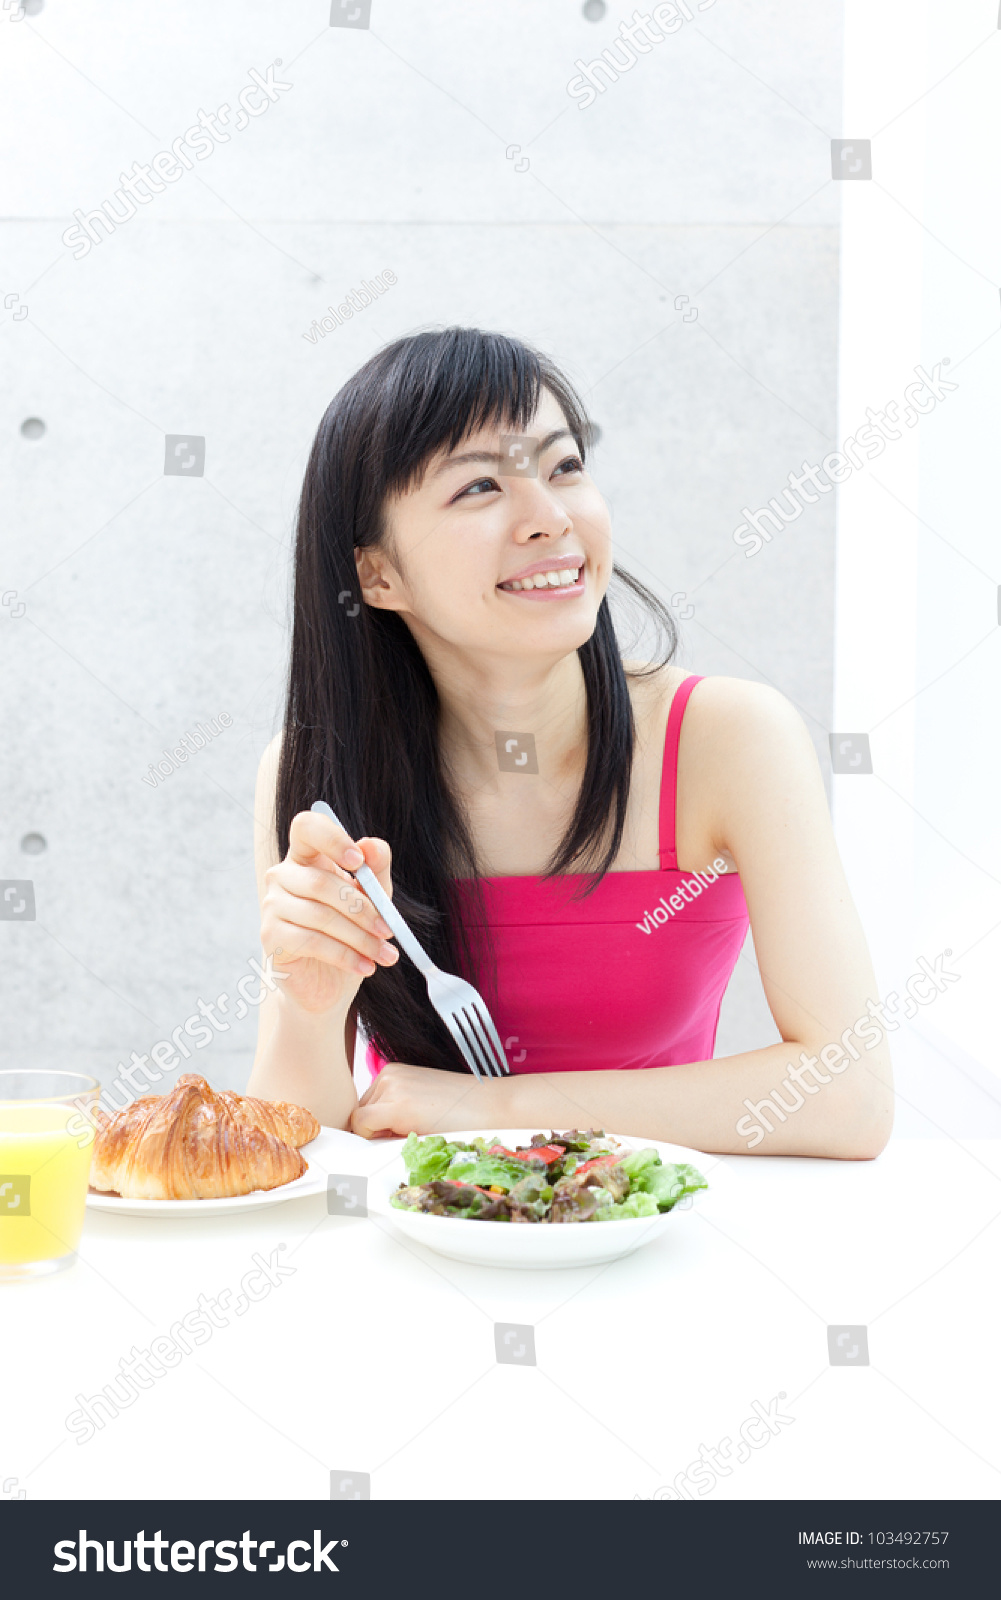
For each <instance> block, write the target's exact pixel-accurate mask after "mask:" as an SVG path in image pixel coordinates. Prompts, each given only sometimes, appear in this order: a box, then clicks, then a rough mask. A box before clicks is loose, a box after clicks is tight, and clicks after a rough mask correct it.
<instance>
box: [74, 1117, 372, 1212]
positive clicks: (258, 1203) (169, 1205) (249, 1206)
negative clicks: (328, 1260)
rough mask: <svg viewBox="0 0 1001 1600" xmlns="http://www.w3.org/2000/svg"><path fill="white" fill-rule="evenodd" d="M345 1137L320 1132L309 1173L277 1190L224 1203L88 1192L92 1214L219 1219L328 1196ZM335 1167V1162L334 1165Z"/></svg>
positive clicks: (309, 1148)
mask: <svg viewBox="0 0 1001 1600" xmlns="http://www.w3.org/2000/svg"><path fill="white" fill-rule="evenodd" d="M343 1138H344V1135H343V1134H342V1133H341V1132H340V1131H339V1130H338V1129H335V1128H321V1129H320V1131H319V1133H318V1134H317V1136H316V1138H315V1139H312V1140H311V1141H310V1143H309V1144H304V1145H303V1146H302V1153H303V1156H304V1157H305V1160H306V1171H305V1172H304V1173H303V1175H302V1177H301V1178H296V1179H294V1181H293V1182H292V1183H283V1184H282V1185H281V1186H280V1188H278V1189H254V1190H252V1191H251V1193H250V1194H234V1195H227V1196H225V1198H223V1199H222V1200H126V1199H123V1197H122V1196H121V1195H118V1194H102V1193H101V1192H100V1191H99V1190H97V1189H89V1190H88V1191H87V1206H88V1209H89V1210H91V1211H106V1212H107V1213H108V1214H109V1215H110V1216H116V1217H123V1216H124V1217H185V1216H199V1217H204V1216H219V1215H220V1214H221V1213H224V1212H227V1211H253V1210H255V1209H260V1208H261V1207H262V1206H280V1205H281V1204H282V1203H283V1201H285V1200H301V1199H302V1197H303V1195H308V1194H325V1193H326V1188H327V1173H328V1172H329V1171H330V1160H331V1157H332V1156H333V1153H334V1149H335V1148H336V1146H337V1144H338V1142H339V1141H340V1140H343ZM335 1165H336V1162H335Z"/></svg>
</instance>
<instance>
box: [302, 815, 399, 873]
mask: <svg viewBox="0 0 1001 1600" xmlns="http://www.w3.org/2000/svg"><path fill="white" fill-rule="evenodd" d="M386 848H387V849H388V848H389V847H388V845H387V847H386ZM288 854H289V855H290V856H291V857H292V859H293V861H298V862H301V863H302V865H303V866H310V865H312V864H313V863H315V862H316V860H317V858H318V857H325V858H326V859H327V860H328V861H333V862H336V864H337V865H338V866H340V867H344V868H346V870H347V871H348V872H353V871H354V870H355V869H356V868H358V867H360V866H361V865H362V862H363V861H364V856H363V855H362V852H361V851H360V850H359V849H358V847H357V845H356V844H355V842H354V840H353V839H352V838H351V836H350V834H347V833H345V831H344V829H343V828H339V827H338V825H337V823H336V822H334V821H333V820H332V819H331V818H330V817H326V816H324V814H323V812H322V811H297V812H296V814H295V816H294V817H293V818H292V826H291V827H290V828H289V834H288Z"/></svg>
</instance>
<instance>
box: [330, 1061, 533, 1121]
mask: <svg viewBox="0 0 1001 1600" xmlns="http://www.w3.org/2000/svg"><path fill="white" fill-rule="evenodd" d="M507 1087H508V1085H507V1083H506V1082H505V1080H504V1079H500V1078H491V1079H489V1080H488V1081H486V1082H482V1081H481V1080H480V1079H478V1078H474V1077H472V1076H470V1077H466V1076H464V1074H462V1073H459V1072H439V1071H437V1069H436V1068H434V1067H408V1066H404V1064H403V1063H402V1062H400V1061H387V1063H386V1065H385V1066H384V1067H383V1069H382V1071H381V1072H380V1073H379V1075H378V1077H377V1078H376V1079H375V1082H374V1083H371V1084H370V1085H369V1087H368V1088H367V1089H366V1090H365V1093H364V1094H363V1095H362V1097H361V1099H360V1100H359V1102H358V1104H357V1105H356V1106H355V1109H354V1112H353V1113H352V1116H351V1132H352V1133H360V1134H361V1136H362V1138H363V1139H378V1138H399V1139H403V1138H405V1137H406V1135H407V1134H408V1133H452V1132H455V1131H456V1130H457V1129H459V1128H488V1127H491V1126H492V1125H493V1123H494V1122H495V1121H496V1122H497V1124H498V1126H504V1125H505V1124H504V1112H503V1107H502V1105H501V1103H500V1101H501V1097H502V1092H503V1090H504V1089H506V1088H507ZM498 1091H500V1093H499V1092H498Z"/></svg>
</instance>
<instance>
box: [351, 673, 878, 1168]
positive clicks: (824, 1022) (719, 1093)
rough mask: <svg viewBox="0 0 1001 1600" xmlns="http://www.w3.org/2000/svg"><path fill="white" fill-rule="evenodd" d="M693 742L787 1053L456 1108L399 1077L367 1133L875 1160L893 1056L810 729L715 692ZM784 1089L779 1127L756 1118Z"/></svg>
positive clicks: (363, 1107)
mask: <svg viewBox="0 0 1001 1600" xmlns="http://www.w3.org/2000/svg"><path fill="white" fill-rule="evenodd" d="M697 697H698V700H699V704H698V714H697V715H693V714H692V713H693V712H694V711H695V710H696V698H697ZM686 742H687V746H688V749H687V750H686V752H685V753H686V756H687V755H689V754H690V755H691V756H692V758H693V759H692V761H691V763H690V765H691V766H692V767H693V768H696V769H698V770H699V771H701V772H703V773H705V775H706V791H707V792H708V793H711V794H712V796H713V803H712V808H713V816H712V833H713V838H714V843H715V847H716V849H717V851H718V852H719V853H720V854H723V855H725V856H729V857H730V859H731V860H732V861H733V862H734V863H735V865H736V867H737V870H738V871H739V872H740V876H741V881H742V884H743V888H744V893H745V896H746V898H747V904H748V910H749V913H750V919H751V931H752V934H753V937H754V945H755V951H756V953H757V957H758V963H759V967H760V971H761V979H762V983H763V985H764V990H765V995H766V998H767V1000H768V1004H769V1007H770V1009H771V1012H772V1016H773V1017H774V1019H775V1025H776V1027H777V1028H778V1030H779V1032H780V1033H781V1035H782V1041H783V1042H782V1043H780V1044H774V1045H767V1046H765V1047H764V1048H762V1049H759V1050H748V1051H744V1052H742V1053H741V1054H739V1055H735V1056H726V1057H723V1058H720V1059H718V1060H713V1061H698V1062H692V1063H688V1064H685V1065H679V1066H671V1067H660V1068H650V1069H645V1070H643V1071H631V1072H618V1071H609V1072H568V1073H552V1074H541V1073H540V1074H538V1075H535V1074H525V1075H521V1076H515V1077H511V1078H507V1079H502V1080H498V1081H495V1082H492V1083H483V1084H480V1083H471V1084H470V1085H469V1086H468V1089H466V1085H465V1084H464V1082H463V1080H461V1079H460V1080H459V1082H460V1083H462V1086H463V1089H464V1090H465V1092H464V1093H463V1094H462V1096H461V1098H459V1099H458V1103H457V1104H455V1105H454V1106H452V1105H451V1102H452V1101H454V1100H456V1099H457V1097H456V1094H455V1088H456V1078H455V1076H454V1075H452V1074H446V1073H429V1072H428V1071H427V1069H423V1068H414V1067H407V1066H394V1065H390V1066H389V1067H386V1068H384V1069H383V1072H382V1073H380V1075H379V1078H378V1079H377V1080H376V1083H375V1084H373V1085H372V1088H371V1089H369V1090H368V1091H367V1092H366V1093H365V1094H364V1095H363V1096H362V1099H361V1101H360V1102H359V1106H358V1108H357V1110H356V1111H355V1113H354V1115H353V1117H352V1124H351V1125H352V1127H353V1129H354V1130H355V1132H358V1133H365V1134H369V1135H371V1134H373V1133H379V1132H383V1131H393V1132H396V1133H406V1132H408V1131H409V1130H410V1128H411V1127H413V1128H414V1130H415V1131H417V1132H430V1131H441V1132H448V1131H450V1130H456V1129H459V1128H474V1127H481V1128H484V1129H486V1128H488V1127H491V1126H494V1125H496V1126H498V1127H509V1128H515V1127H519V1128H532V1129H541V1128H554V1127H558V1126H564V1127H566V1126H568V1125H574V1124H576V1125H578V1126H579V1125H581V1124H583V1125H586V1126H598V1127H605V1128H608V1129H612V1130H615V1131H620V1132H628V1133H635V1134H639V1135H641V1136H642V1135H645V1136H646V1137H648V1138H655V1139H662V1140H665V1141H668V1142H673V1143H676V1144H685V1145H690V1146H694V1147H695V1148H698V1149H702V1150H709V1151H718V1152H728V1151H729V1152H739V1153H745V1152H753V1153H756V1154H760V1155H804V1156H831V1157H841V1158H847V1159H852V1158H854V1159H867V1158H871V1157H873V1156H876V1155H878V1154H879V1152H880V1150H882V1149H883V1147H884V1145H885V1144H886V1141H887V1139H888V1137H889V1133H890V1127H891V1124H892V1119H893V1097H892V1087H891V1072H890V1060H889V1050H888V1047H887V1043H886V1036H885V1033H884V1032H883V1031H882V1030H881V1029H879V1028H878V1027H877V1025H876V1024H875V1023H873V1022H872V1021H871V1020H870V1018H871V1013H870V1011H869V1008H868V1007H869V1002H873V1003H875V1002H877V1001H878V998H879V996H878V991H877V989H876V980H875V976H874V973H873V969H872V963H871V961H870V958H869V953H868V950H867V947H866V942H865V937H864V934H863V932H862V928H861V924H860V922H859V918H858V913H857V912H856V910H855V907H854V905H853V903H852V900H851V895H850V893H849V890H848V885H847V883H846V881H845V876H844V871H843V869H842V866H841V862H840V860H839V857H838V853H837V847H836V845H835V842H834V835H833V831H832V828H831V822H830V817H829V814H828V810H827V803H826V798H825V795H824V788H823V783H822V780H821V775H820V770H819V767H818V765H817V759H816V756H815V754H814V750H813V746H812V744H811V742H810V739H809V736H808V734H807V732H806V729H805V727H804V726H803V723H802V721H801V720H800V718H799V716H798V715H797V713H796V712H795V711H794V710H793V708H792V707H791V706H790V705H789V703H788V702H787V701H786V700H785V699H784V698H783V696H781V695H779V694H777V693H776V692H775V691H773V690H771V689H768V688H763V687H762V686H760V685H758V684H751V683H745V682H743V681H742V680H738V679H727V678H718V679H714V678H710V679H706V680H705V681H704V682H703V683H701V684H699V685H698V687H697V688H696V689H695V691H694V693H693V696H692V706H691V709H690V711H689V712H688V714H687V715H686V717H685V721H684V723H683V724H682V748H683V750H685V746H686ZM860 1021H862V1023H863V1026H862V1029H861V1031H860V1032H859V1033H858V1034H855V1033H854V1032H853V1031H852V1030H853V1029H854V1026H855V1024H856V1023H859V1022H860ZM821 1051H823V1052H824V1054H825V1060H824V1061H821V1060H820V1059H819V1057H820V1054H821ZM804 1053H805V1056H806V1059H807V1061H809V1060H810V1058H814V1061H815V1066H813V1067H807V1066H804V1064H803V1061H802V1056H803V1054H804ZM790 1069H792V1073H791V1076H790ZM435 1079H441V1080H447V1081H443V1082H441V1083H438V1084H436V1083H435V1082H433V1081H432V1080H435ZM825 1080H826V1081H825ZM773 1090H777V1091H778V1094H779V1097H780V1102H779V1105H778V1106H777V1107H776V1105H775V1101H772V1106H773V1110H772V1112H771V1113H769V1111H768V1109H767V1107H763V1115H762V1114H760V1113H755V1112H753V1111H752V1110H750V1109H749V1107H748V1104H747V1102H750V1105H751V1107H754V1106H757V1105H759V1104H761V1102H763V1101H765V1100H766V1099H768V1098H769V1097H771V1095H772V1091H773ZM783 1106H784V1107H785V1108H786V1109H785V1110H783V1109H782V1108H783ZM429 1113H430V1115H431V1120H430V1121H429V1120H428V1114H429ZM435 1117H436V1118H437V1120H434V1118H435ZM766 1120H767V1121H768V1122H770V1124H771V1131H770V1132H769V1131H768V1130H767V1128H766V1127H765V1126H764V1124H765V1122H766ZM425 1124H426V1125H425ZM755 1130H757V1131H755Z"/></svg>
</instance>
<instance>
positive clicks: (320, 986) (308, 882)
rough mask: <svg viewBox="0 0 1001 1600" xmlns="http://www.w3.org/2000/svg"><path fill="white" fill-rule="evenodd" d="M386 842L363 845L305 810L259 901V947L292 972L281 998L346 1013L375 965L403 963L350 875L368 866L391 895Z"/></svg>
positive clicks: (296, 819) (309, 1008)
mask: <svg viewBox="0 0 1001 1600" xmlns="http://www.w3.org/2000/svg"><path fill="white" fill-rule="evenodd" d="M391 859H392V858H391V852H390V848H389V845H388V844H387V843H386V841H385V839H370V838H365V839H359V840H358V842H357V845H356V844H355V843H354V842H353V841H352V840H351V839H350V838H349V837H348V835H347V834H346V833H345V832H344V830H343V828H339V827H338V826H337V824H336V822H332V821H331V819H330V818H329V817H325V816H323V814H322V813H320V812H315V811H300V812H299V813H298V814H297V815H296V816H295V817H293V819H292V826H291V828H290V829H289V848H288V854H287V855H286V857H285V860H284V861H280V862H279V863H278V864H277V866H273V867H269V868H268V870H267V872H266V874H265V884H266V889H265V893H264V895H263V897H262V900H261V945H262V947H263V949H264V953H265V955H266V956H267V955H274V956H275V957H276V960H275V968H276V970H277V971H279V972H284V973H286V974H287V976H286V977H285V979H284V981H283V983H282V991H281V992H282V994H283V995H284V996H285V997H286V998H287V999H291V1000H293V1001H294V1002H295V1003H296V1004H297V1005H298V1006H300V1007H301V1008H302V1009H303V1010H304V1011H307V1012H311V1013H314V1014H317V1013H321V1012H325V1011H330V1010H333V1009H334V1008H335V1007H341V1008H346V1007H348V1006H350V1004H351V1002H352V1001H353V1000H354V997H355V995H356V994H357V992H358V989H359V988H360V986H361V981H362V979H363V978H369V977H371V975H372V973H373V972H374V971H375V970H376V966H377V965H378V966H382V967H391V966H392V965H393V963H394V962H395V961H398V960H399V957H400V952H399V950H397V948H396V946H395V945H391V944H387V943H386V940H387V939H388V938H390V937H391V932H392V930H391V929H390V928H389V927H387V925H386V923H385V922H384V921H383V920H382V918H381V917H380V916H379V914H378V912H377V911H376V909H375V907H374V906H373V904H372V902H371V900H369V899H368V898H367V897H366V896H365V895H364V894H363V893H362V891H361V890H360V889H359V887H358V885H357V884H356V883H355V882H354V880H353V879H352V878H350V877H349V876H348V872H349V870H350V871H354V870H355V869H356V868H357V867H360V866H361V865H362V863H363V862H366V863H367V864H368V865H369V866H370V867H371V868H372V871H373V872H374V873H375V875H376V877H377V878H378V880H379V883H380V884H381V886H382V888H383V889H384V890H385V891H386V893H387V894H388V895H390V896H392V893H393V889H392V883H391V880H390V873H389V868H390V862H391Z"/></svg>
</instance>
